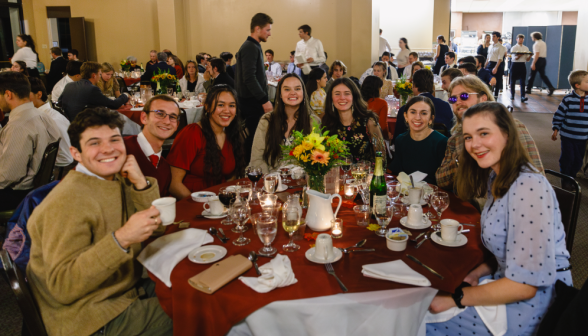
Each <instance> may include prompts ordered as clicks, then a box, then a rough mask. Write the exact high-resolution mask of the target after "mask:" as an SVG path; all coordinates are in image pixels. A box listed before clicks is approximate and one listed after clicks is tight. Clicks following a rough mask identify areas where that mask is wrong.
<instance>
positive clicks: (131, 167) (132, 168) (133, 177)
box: [120, 154, 147, 190]
mask: <svg viewBox="0 0 588 336" xmlns="http://www.w3.org/2000/svg"><path fill="white" fill-rule="evenodd" d="M120 174H121V175H122V177H124V178H128V179H129V181H131V183H132V184H133V185H134V186H135V189H137V190H143V189H145V188H146V187H147V180H146V179H145V175H143V172H141V168H139V164H138V163H137V160H136V159H135V157H134V156H133V155H130V154H129V155H127V160H126V161H125V164H124V165H123V167H122V169H121V171H120Z"/></svg>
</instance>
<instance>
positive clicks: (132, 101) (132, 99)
mask: <svg viewBox="0 0 588 336" xmlns="http://www.w3.org/2000/svg"><path fill="white" fill-rule="evenodd" d="M129 103H130V104H131V108H135V105H137V100H136V99H135V96H131V97H130V99H129Z"/></svg>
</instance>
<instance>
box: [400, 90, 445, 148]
mask: <svg viewBox="0 0 588 336" xmlns="http://www.w3.org/2000/svg"><path fill="white" fill-rule="evenodd" d="M419 96H425V97H427V98H429V99H431V100H432V101H433V105H434V106H435V123H442V124H444V125H445V126H446V127H447V130H448V131H451V128H452V127H453V110H452V109H451V106H450V105H449V103H448V102H446V101H444V100H443V99H439V98H435V97H433V95H432V94H430V93H428V92H424V93H421V94H420V95H419ZM405 111H406V105H403V106H402V107H401V108H400V110H399V111H398V115H397V117H396V126H395V127H394V136H393V138H392V140H393V141H394V140H396V138H397V137H398V136H399V135H400V134H402V133H404V132H406V131H408V126H406V119H404V112H405Z"/></svg>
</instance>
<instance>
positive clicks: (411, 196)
mask: <svg viewBox="0 0 588 336" xmlns="http://www.w3.org/2000/svg"><path fill="white" fill-rule="evenodd" d="M422 196H423V188H421V187H420V186H416V187H415V188H409V189H408V203H409V204H420V203H421V197H422Z"/></svg>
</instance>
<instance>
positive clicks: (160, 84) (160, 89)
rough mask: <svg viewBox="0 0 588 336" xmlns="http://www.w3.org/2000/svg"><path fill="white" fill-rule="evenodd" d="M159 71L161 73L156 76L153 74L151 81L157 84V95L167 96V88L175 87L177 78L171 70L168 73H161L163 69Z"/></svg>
mask: <svg viewBox="0 0 588 336" xmlns="http://www.w3.org/2000/svg"><path fill="white" fill-rule="evenodd" d="M158 70H159V72H158V73H156V74H153V77H151V81H152V82H155V83H157V89H156V93H157V94H166V93H167V88H168V87H174V86H175V83H176V81H177V79H176V76H174V75H172V74H170V73H169V70H168V71H161V69H158Z"/></svg>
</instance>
